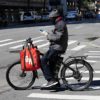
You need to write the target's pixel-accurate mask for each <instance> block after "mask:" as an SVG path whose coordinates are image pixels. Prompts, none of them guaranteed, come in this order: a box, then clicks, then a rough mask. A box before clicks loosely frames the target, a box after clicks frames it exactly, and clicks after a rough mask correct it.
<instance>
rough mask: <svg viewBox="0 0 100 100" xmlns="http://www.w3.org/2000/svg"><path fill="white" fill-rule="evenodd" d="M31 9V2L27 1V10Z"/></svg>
mask: <svg viewBox="0 0 100 100" xmlns="http://www.w3.org/2000/svg"><path fill="white" fill-rule="evenodd" d="M29 9H30V0H27V10H28V11H29Z"/></svg>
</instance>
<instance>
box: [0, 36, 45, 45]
mask: <svg viewBox="0 0 100 100" xmlns="http://www.w3.org/2000/svg"><path fill="white" fill-rule="evenodd" d="M42 37H45V36H40V37H35V38H32V40H36V39H39V38H42ZM25 40H26V39H24V40H17V41H13V42H9V43H4V44H0V47H4V46H7V45H11V44H15V43H20V42H24V41H25Z"/></svg>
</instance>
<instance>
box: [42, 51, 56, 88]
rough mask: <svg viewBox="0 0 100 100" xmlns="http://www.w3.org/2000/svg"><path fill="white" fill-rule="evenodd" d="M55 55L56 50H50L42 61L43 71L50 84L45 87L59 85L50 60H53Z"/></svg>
mask: <svg viewBox="0 0 100 100" xmlns="http://www.w3.org/2000/svg"><path fill="white" fill-rule="evenodd" d="M55 54H56V51H55V50H49V51H48V52H47V53H46V54H45V55H44V57H43V58H42V59H41V65H42V71H43V74H44V76H45V78H46V80H47V81H48V83H47V84H46V85H45V86H43V87H51V86H54V85H56V84H58V81H56V80H55V78H54V71H53V70H52V69H53V68H52V67H54V66H51V65H50V63H49V61H50V59H53V57H54V55H55Z"/></svg>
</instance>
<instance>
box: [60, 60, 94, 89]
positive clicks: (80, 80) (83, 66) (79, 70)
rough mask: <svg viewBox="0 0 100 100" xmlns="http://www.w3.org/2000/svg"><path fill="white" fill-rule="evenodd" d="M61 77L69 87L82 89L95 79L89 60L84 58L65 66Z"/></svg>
mask: <svg viewBox="0 0 100 100" xmlns="http://www.w3.org/2000/svg"><path fill="white" fill-rule="evenodd" d="M61 77H62V80H63V83H64V84H65V85H67V86H68V88H69V89H71V90H74V91H82V90H85V89H86V88H88V87H89V85H90V84H91V82H92V80H93V69H92V67H91V65H90V64H89V63H88V62H86V61H84V60H82V59H75V60H72V61H70V62H68V63H66V64H65V66H63V68H62V71H61Z"/></svg>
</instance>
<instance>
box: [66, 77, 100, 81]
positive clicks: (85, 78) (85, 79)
mask: <svg viewBox="0 0 100 100" xmlns="http://www.w3.org/2000/svg"><path fill="white" fill-rule="evenodd" d="M66 79H67V80H76V79H75V78H74V77H71V78H66ZM81 80H84V81H87V80H89V77H82V79H81ZM93 80H94V81H96V80H100V78H99V77H94V78H93Z"/></svg>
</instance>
